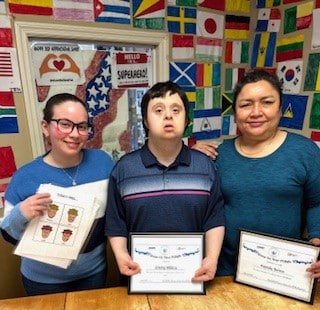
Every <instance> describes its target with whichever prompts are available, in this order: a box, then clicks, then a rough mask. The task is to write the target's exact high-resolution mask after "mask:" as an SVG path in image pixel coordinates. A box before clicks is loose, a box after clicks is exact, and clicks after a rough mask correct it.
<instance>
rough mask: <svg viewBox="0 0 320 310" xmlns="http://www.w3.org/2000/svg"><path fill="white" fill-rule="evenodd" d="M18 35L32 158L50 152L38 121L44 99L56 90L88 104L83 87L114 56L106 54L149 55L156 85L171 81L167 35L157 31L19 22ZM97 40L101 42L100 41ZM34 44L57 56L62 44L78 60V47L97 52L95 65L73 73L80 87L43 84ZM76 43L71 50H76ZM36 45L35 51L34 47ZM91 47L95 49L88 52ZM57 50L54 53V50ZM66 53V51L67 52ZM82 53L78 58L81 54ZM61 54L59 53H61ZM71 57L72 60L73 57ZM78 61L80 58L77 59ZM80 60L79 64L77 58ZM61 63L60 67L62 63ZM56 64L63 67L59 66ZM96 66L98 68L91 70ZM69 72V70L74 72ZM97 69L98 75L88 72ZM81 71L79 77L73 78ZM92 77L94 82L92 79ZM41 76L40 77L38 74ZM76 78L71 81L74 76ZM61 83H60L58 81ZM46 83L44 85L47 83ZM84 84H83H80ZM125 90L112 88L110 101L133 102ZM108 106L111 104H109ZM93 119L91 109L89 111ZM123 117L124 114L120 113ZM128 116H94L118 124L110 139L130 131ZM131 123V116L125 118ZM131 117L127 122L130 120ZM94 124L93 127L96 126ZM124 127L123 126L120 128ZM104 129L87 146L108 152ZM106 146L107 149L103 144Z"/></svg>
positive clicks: (113, 111)
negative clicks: (160, 82)
mask: <svg viewBox="0 0 320 310" xmlns="http://www.w3.org/2000/svg"><path fill="white" fill-rule="evenodd" d="M15 35H16V42H17V50H18V51H24V52H23V53H19V54H18V60H19V63H20V72H21V83H22V88H23V96H24V101H25V102H26V103H27V104H26V116H27V119H28V125H29V132H30V137H32V138H31V148H32V154H33V157H36V156H39V155H40V154H43V152H44V151H45V150H46V144H45V141H44V139H43V136H42V132H41V127H40V121H41V116H42V109H43V106H44V104H45V101H46V99H48V98H49V95H51V94H54V93H57V92H62V91H63V92H72V93H74V94H76V95H78V96H79V97H80V98H81V99H83V100H84V101H86V98H85V94H86V91H87V90H88V89H87V90H86V89H85V87H88V83H89V80H90V81H92V79H94V77H95V74H96V73H97V72H98V71H99V68H98V66H97V64H99V66H100V65H101V62H103V61H109V59H107V58H108V57H109V58H110V57H111V56H112V55H111V54H112V53H110V55H109V56H108V55H106V54H107V53H106V51H109V52H112V51H113V50H117V49H119V47H122V51H135V52H136V53H139V52H141V53H142V54H143V53H144V52H146V51H147V53H149V54H150V58H151V59H152V63H151V68H152V82H153V83H155V82H157V81H162V80H167V79H168V77H169V73H168V68H169V65H168V58H169V57H168V54H169V43H168V41H169V40H168V35H167V34H164V33H159V32H150V31H148V32H143V31H135V30H128V29H125V30H122V29H109V28H101V27H95V26H92V27H82V26H79V25H63V24H59V23H54V24H50V23H42V22H30V21H18V20H16V21H15ZM97 38H99V39H98V40H97ZM35 44H38V46H37V48H38V52H39V51H40V52H41V46H42V47H43V49H45V48H46V46H47V48H49V47H51V48H52V47H53V46H54V45H55V44H56V46H57V50H56V51H57V52H59V53H60V52H63V49H64V48H63V46H64V47H65V49H68V51H69V56H70V52H71V53H72V52H74V57H80V53H77V49H78V48H79V46H81V48H82V50H83V51H85V53H91V54H93V57H92V58H91V60H92V62H91V64H90V65H88V64H87V65H88V66H87V69H88V68H89V70H84V71H83V74H82V75H81V74H80V71H77V69H75V70H73V69H74V68H73V69H72V70H73V71H74V72H71V76H73V78H78V79H79V80H78V82H79V84H78V86H77V87H74V84H72V83H68V80H69V78H67V79H66V80H65V81H64V80H63V79H62V80H61V81H60V82H61V83H60V84H59V83H57V84H56V85H51V86H50V87H48V85H39V84H41V83H39V81H40V79H37V75H38V73H37V72H35V67H36V66H39V64H35V59H37V57H35V55H36V54H37V53H36V52H37V51H35V48H34V46H35ZM72 45H73V46H72ZM32 47H33V48H32ZM90 47H91V48H90ZM53 52H54V50H53ZM65 54H68V53H65ZM77 54H78V55H77ZM60 55H61V53H60ZM69 56H68V57H69ZM78 60H79V59H78ZM79 61H80V60H79ZM60 64H61V63H60ZM56 65H57V66H58V67H59V63H58V62H57V63H56ZM95 65H96V68H95V69H93V68H94V67H95ZM42 69H43V70H42V71H41V70H40V71H41V72H45V71H46V70H48V68H42ZM72 70H71V71H72ZM90 70H93V71H95V72H90ZM73 73H79V74H73ZM88 76H90V79H89V78H88ZM38 77H39V76H38ZM71 79H72V78H71ZM58 82H59V81H58ZM44 84H46V83H44ZM79 85H80V86H79ZM126 92H127V89H126V88H124V89H121V88H117V89H114V90H113V91H112V92H111V93H110V94H109V95H110V98H111V99H110V98H109V99H110V100H115V99H114V98H115V97H118V98H119V97H121V98H122V104H125V103H124V102H126V104H127V106H128V104H130V103H129V102H128V101H129V98H132V94H131V95H130V94H128V93H126ZM106 104H108V103H106ZM89 115H90V110H89ZM122 116H123V115H122ZM124 119H125V117H124V118H121V113H118V114H117V108H115V109H109V111H108V115H107V116H106V115H103V113H101V114H100V115H99V117H97V118H96V123H97V124H98V125H99V124H101V122H105V123H107V124H108V123H110V122H111V121H112V122H113V121H115V122H114V128H112V129H111V128H110V127H109V130H108V132H107V131H106V133H105V134H106V135H109V134H110V132H115V131H121V132H123V133H124V135H126V134H128V131H127V133H126V131H125V130H123V129H124V126H126V125H125V124H124ZM127 119H128V117H127ZM127 119H126V120H125V121H127ZM94 125H95V124H94ZM117 126H120V127H121V128H117ZM103 135H104V132H103V128H100V129H99V130H98V132H95V133H94V136H92V137H91V139H90V140H89V141H88V147H94V148H104V146H103V139H102V138H103V137H102V136H103ZM110 138H112V137H110V136H107V137H105V139H106V140H110ZM123 141H126V142H125V143H128V142H127V141H128V139H126V138H125V137H124V138H123ZM105 147H108V146H105ZM128 148H129V146H128V145H123V146H122V149H127V150H128Z"/></svg>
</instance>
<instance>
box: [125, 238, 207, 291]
mask: <svg viewBox="0 0 320 310" xmlns="http://www.w3.org/2000/svg"><path fill="white" fill-rule="evenodd" d="M142 236H146V237H152V238H161V239H166V238H172V237H174V238H177V237H178V238H179V236H180V237H183V238H185V237H193V238H194V237H198V238H199V239H200V240H199V244H200V245H201V246H202V259H203V258H204V256H205V233H204V232H195V233H188V232H186V233H181V232H177V233H176V232H173V233H170V232H152V233H149V232H148V233H144V232H141V233H140V232H134V233H129V252H130V255H131V253H132V246H133V244H134V242H133V239H134V238H135V237H142ZM132 281H133V277H132V276H131V277H129V279H128V282H129V283H128V294H177V295H181V294H188V295H206V283H205V282H202V283H201V290H199V291H198V290H197V291H194V292H192V291H191V292H190V291H174V290H166V291H152V290H150V291H134V289H133V288H132V286H133V283H132Z"/></svg>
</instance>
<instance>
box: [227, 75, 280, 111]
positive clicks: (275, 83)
mask: <svg viewBox="0 0 320 310" xmlns="http://www.w3.org/2000/svg"><path fill="white" fill-rule="evenodd" d="M259 81H266V82H269V83H270V85H271V86H272V87H273V88H274V89H275V90H276V91H277V92H278V94H279V98H280V107H281V105H282V82H281V81H280V80H279V78H278V76H277V75H275V74H272V73H269V72H267V71H265V70H262V69H254V70H250V71H248V72H247V73H246V74H245V76H244V77H243V78H242V79H241V81H240V82H238V83H237V84H236V86H235V88H234V91H233V94H234V96H233V102H232V108H233V111H235V109H236V102H237V99H238V96H239V93H240V92H241V90H242V88H243V87H244V86H245V85H247V84H250V83H256V82H259Z"/></svg>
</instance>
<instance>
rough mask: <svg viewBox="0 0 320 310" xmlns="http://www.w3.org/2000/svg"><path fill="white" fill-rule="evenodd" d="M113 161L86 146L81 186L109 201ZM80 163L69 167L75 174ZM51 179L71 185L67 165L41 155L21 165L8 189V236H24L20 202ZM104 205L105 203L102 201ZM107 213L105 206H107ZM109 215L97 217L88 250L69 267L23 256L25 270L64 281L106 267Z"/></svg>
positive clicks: (48, 279)
mask: <svg viewBox="0 0 320 310" xmlns="http://www.w3.org/2000/svg"><path fill="white" fill-rule="evenodd" d="M113 165H114V164H113V161H112V159H111V158H110V157H109V155H107V154H106V153H105V152H104V151H101V150H91V149H90V150H88V149H84V150H83V159H82V162H81V163H80V165H79V168H78V172H77V178H76V182H77V186H79V189H80V188H81V189H82V190H83V191H84V192H87V193H88V195H93V196H94V197H98V198H99V199H100V201H104V206H105V205H106V198H107V184H108V178H109V175H110V172H111V169H112V168H113ZM76 170H77V167H71V168H68V169H67V171H68V173H69V174H70V175H75V173H76ZM47 183H51V184H53V185H57V186H61V187H70V186H71V185H72V184H71V183H72V181H71V180H70V178H69V177H68V176H67V175H66V174H65V172H64V171H63V169H61V168H56V167H53V166H50V165H48V164H47V163H45V162H44V161H43V156H40V157H38V158H36V159H35V160H33V161H32V162H30V163H28V164H26V165H24V166H23V167H21V168H20V169H19V170H18V171H17V172H16V173H15V174H14V176H13V177H12V179H11V181H10V184H9V186H8V188H7V190H6V193H5V199H6V206H5V217H4V219H3V221H2V223H1V231H2V233H3V235H4V237H5V238H6V239H7V240H8V239H11V241H14V240H16V241H18V240H20V239H21V237H22V234H23V233H24V230H25V228H26V227H27V224H28V220H27V219H26V218H25V217H24V216H23V215H22V213H21V212H20V203H21V202H22V201H23V200H25V199H26V198H28V197H29V196H31V195H34V194H35V193H36V192H37V189H38V187H39V185H40V184H47ZM102 206H103V203H102ZM103 211H104V212H103V214H104V213H105V210H103ZM104 228H105V216H104V215H103V216H102V217H100V218H98V219H97V220H96V223H95V226H94V230H93V231H92V232H91V234H90V238H89V240H88V242H87V244H86V247H85V249H84V254H80V255H79V258H78V259H77V260H76V261H74V262H73V263H72V264H71V265H70V266H69V267H68V268H67V269H62V268H59V267H56V266H53V265H49V264H45V263H42V262H38V261H35V260H32V259H28V258H25V257H22V262H21V272H22V274H23V275H24V276H25V277H26V278H28V279H30V280H32V281H36V282H41V283H64V282H69V281H73V280H77V279H81V278H85V277H88V276H90V275H93V274H95V273H97V272H99V271H101V270H102V269H103V268H105V264H106V259H105V248H106V246H105V236H104Z"/></svg>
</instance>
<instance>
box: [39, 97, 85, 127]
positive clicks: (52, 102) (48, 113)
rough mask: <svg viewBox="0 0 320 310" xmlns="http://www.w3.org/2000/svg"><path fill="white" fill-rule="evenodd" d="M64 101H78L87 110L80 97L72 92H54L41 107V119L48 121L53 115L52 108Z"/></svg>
mask: <svg viewBox="0 0 320 310" xmlns="http://www.w3.org/2000/svg"><path fill="white" fill-rule="evenodd" d="M66 101H73V102H79V103H81V104H82V105H83V107H84V108H85V110H86V111H88V108H87V105H86V104H85V102H83V101H82V100H81V99H80V98H78V97H77V96H75V95H73V94H69V93H61V94H56V95H53V96H52V97H50V98H49V99H48V101H47V103H46V106H45V108H44V109H43V119H44V120H45V121H46V122H50V121H51V119H52V117H53V108H54V107H55V106H57V105H60V104H62V103H64V102H66Z"/></svg>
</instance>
